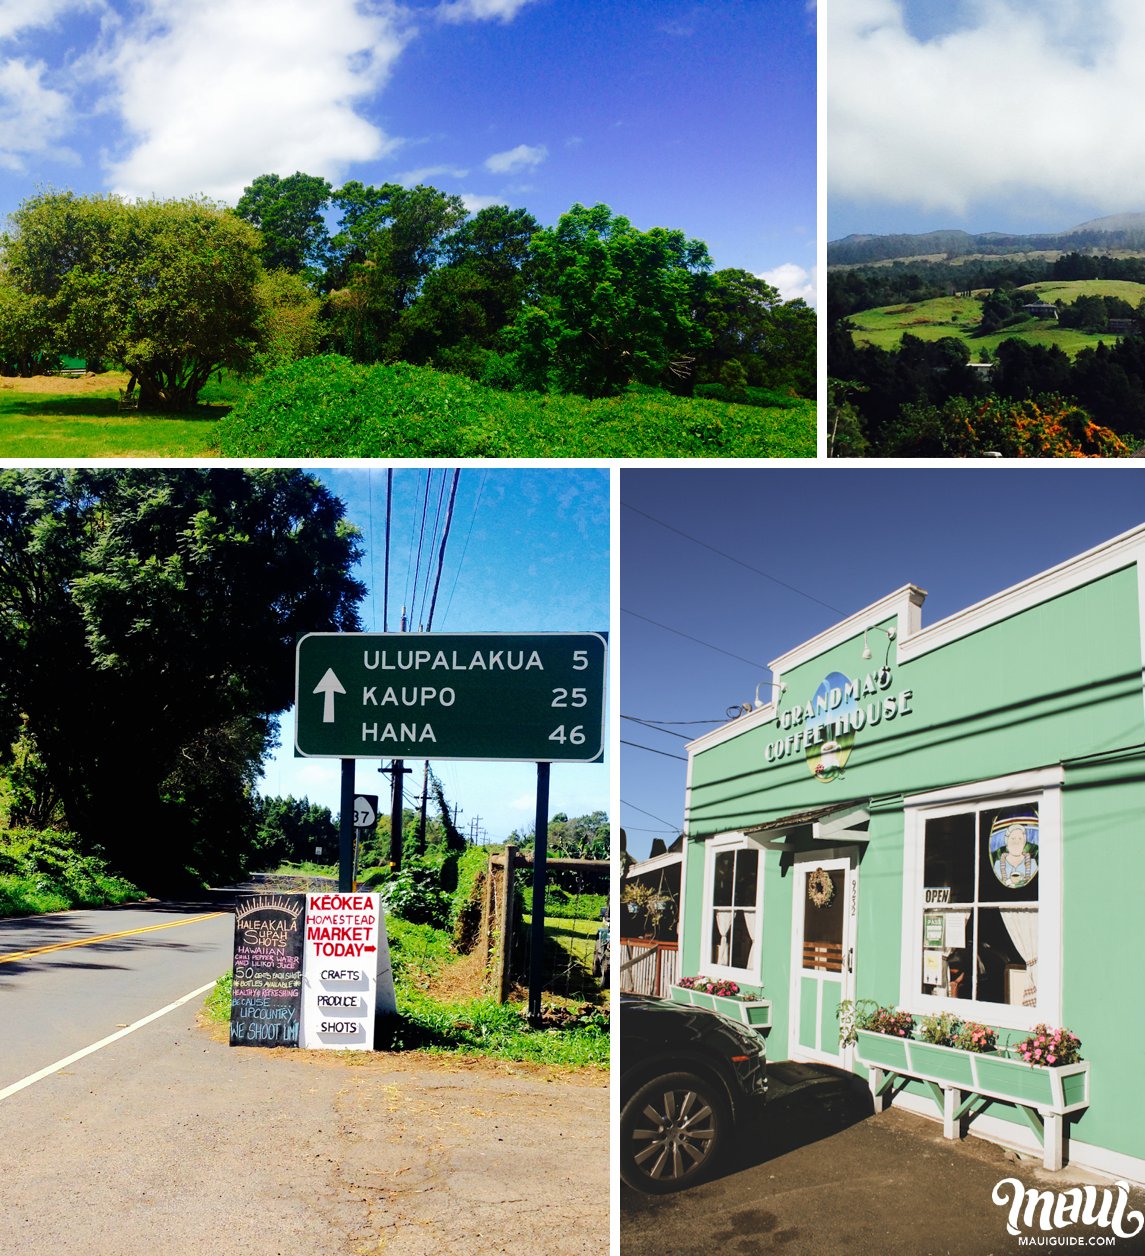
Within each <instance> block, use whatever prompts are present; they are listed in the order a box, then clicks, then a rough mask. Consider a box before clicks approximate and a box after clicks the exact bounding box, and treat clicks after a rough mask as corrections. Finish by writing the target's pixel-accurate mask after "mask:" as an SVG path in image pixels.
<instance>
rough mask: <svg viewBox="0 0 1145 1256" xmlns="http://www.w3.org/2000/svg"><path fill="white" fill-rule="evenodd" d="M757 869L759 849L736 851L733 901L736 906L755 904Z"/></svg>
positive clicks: (752, 905) (751, 905)
mask: <svg viewBox="0 0 1145 1256" xmlns="http://www.w3.org/2000/svg"><path fill="white" fill-rule="evenodd" d="M758 870H759V851H757V850H740V851H737V852H736V873H735V901H736V906H737V907H754V906H755V896H756V886H757V884H758V880H757V874H758Z"/></svg>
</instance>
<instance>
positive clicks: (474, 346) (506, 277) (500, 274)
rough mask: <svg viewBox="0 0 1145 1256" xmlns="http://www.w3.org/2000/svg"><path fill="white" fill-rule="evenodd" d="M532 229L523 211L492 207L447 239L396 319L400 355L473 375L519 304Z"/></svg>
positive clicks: (534, 226) (532, 223) (534, 222)
mask: <svg viewBox="0 0 1145 1256" xmlns="http://www.w3.org/2000/svg"><path fill="white" fill-rule="evenodd" d="M537 229H538V223H537V220H536V219H535V218H534V217H533V216H532V214H530V213H528V211H526V210H523V209H509V208H508V207H507V206H505V205H492V206H489V207H488V208H486V209H482V210H479V211H478V212H477V213H476V214H475V215H474V216H473V217H472V218H470V219H468V220H467V221H465V222H464V223H462V224H461V226H459V227H458V228H457V230H456V231H454V232H453V233H452V234H451V235H449V236H447V237H446V238H445V240H444V241H443V243H442V257H443V259H444V260H443V262H442V264H441V265H439V266H438V267H437V269H436V270H433V271H431V272H430V273H429V274H428V275H427V276H426V278H425V281H424V283H423V284H422V287H421V291H420V293H419V295H418V298H417V300H416V301H414V303H413V304H412V305H411V306H410V307H409V308H408V309H407V310H406V312H405V313H404V314H403V316H402V322H401V328H400V334H401V342H402V356H403V357H405V358H406V359H407V360H408V361H411V362H433V363H435V364H437V365H440V366H443V367H445V368H447V369H458V368H460V369H463V370H464V371H465V372H466V373H467V374H473V375H476V374H479V373H480V365H481V363H482V361H483V353H482V351H483V350H488V349H491V348H492V347H493V345H494V344H495V343H496V339H497V335H498V333H499V332H500V331H501V329H502V328H503V327H504V326H506V324H507V323H508V322H509V321H510V320H511V319H512V318H513V317H514V316H515V314H516V312H517V309H518V308H519V306H520V304H521V300H522V297H523V295H524V291H525V284H526V274H525V266H526V263H527V261H528V257H529V241H530V240H531V239H532V237H533V235H534V233H535V232H536V231H537Z"/></svg>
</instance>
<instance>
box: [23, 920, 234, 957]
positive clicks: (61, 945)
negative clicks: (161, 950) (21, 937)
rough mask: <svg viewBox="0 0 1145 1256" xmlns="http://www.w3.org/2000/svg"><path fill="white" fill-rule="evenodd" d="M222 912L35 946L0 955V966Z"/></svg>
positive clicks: (190, 921)
mask: <svg viewBox="0 0 1145 1256" xmlns="http://www.w3.org/2000/svg"><path fill="white" fill-rule="evenodd" d="M226 914H227V913H226V912H222V911H213V912H208V913H207V915H205V916H189V917H188V918H187V919H186V920H169V921H167V923H166V924H162V925H144V926H143V927H142V928H140V929H124V930H122V931H121V932H120V933H101V934H99V936H98V937H94V938H77V939H76V940H75V941H74V942H54V943H52V945H51V946H37V947H35V948H34V949H33V950H30V951H12V952H11V953H10V954H8V955H0V964H8V963H11V962H12V961H13V960H16V959H30V958H31V957H32V956H34V955H46V954H47V953H48V952H49V951H66V950H67V949H68V948H69V947H72V946H90V945H91V944H92V943H93V942H110V941H112V939H114V938H130V937H131V936H132V935H133V934H136V933H154V932H155V931H156V930H157V929H175V928H178V926H179V925H194V924H198V923H199V921H200V920H214V919H216V918H217V917H218V916H225V915H226Z"/></svg>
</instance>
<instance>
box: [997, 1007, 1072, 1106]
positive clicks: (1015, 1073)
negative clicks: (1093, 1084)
mask: <svg viewBox="0 0 1145 1256" xmlns="http://www.w3.org/2000/svg"><path fill="white" fill-rule="evenodd" d="M1006 1050H1007V1052H1008V1056H1007V1055H1002V1054H997V1055H990V1056H982V1057H981V1058H980V1059H979V1060H978V1061H977V1077H978V1081H979V1083H980V1084H981V1085H982V1086H983V1087H991V1088H995V1089H997V1090H1001V1091H1004V1092H1005V1093H1006V1094H1007V1096H1008V1097H1012V1098H1013V1099H1014V1100H1015V1101H1016V1102H1018V1103H1028V1104H1037V1105H1042V1106H1045V1107H1049V1108H1052V1109H1054V1110H1061V1109H1070V1108H1077V1107H1083V1106H1084V1105H1085V1103H1086V1102H1087V1101H1088V1097H1089V1065H1088V1064H1087V1063H1086V1062H1085V1061H1083V1060H1082V1058H1081V1039H1080V1038H1079V1037H1078V1036H1077V1035H1076V1034H1074V1033H1072V1032H1071V1031H1070V1030H1068V1029H1064V1028H1063V1029H1052V1028H1050V1027H1049V1026H1048V1025H1038V1026H1036V1027H1035V1029H1034V1032H1033V1033H1032V1034H1030V1036H1029V1037H1028V1038H1024V1039H1023V1040H1022V1041H1021V1042H1018V1043H1011V1044H1009V1045H1008V1046H1007V1048H1006Z"/></svg>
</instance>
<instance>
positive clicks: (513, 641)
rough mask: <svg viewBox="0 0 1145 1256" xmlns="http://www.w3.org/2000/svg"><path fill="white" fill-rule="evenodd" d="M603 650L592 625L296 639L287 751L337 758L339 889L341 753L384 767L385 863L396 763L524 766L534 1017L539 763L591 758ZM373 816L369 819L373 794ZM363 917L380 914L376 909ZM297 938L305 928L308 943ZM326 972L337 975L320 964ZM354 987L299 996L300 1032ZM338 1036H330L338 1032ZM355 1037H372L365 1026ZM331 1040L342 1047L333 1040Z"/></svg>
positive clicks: (343, 882) (539, 919) (543, 773)
mask: <svg viewBox="0 0 1145 1256" xmlns="http://www.w3.org/2000/svg"><path fill="white" fill-rule="evenodd" d="M607 653H608V645H607V640H606V638H605V637H604V635H603V634H601V633H595V632H579V633H577V632H552V633H437V632H435V633H408V632H402V633H329V632H316V633H309V634H307V635H306V636H304V637H302V638H301V639H300V640H299V642H298V648H297V658H296V671H295V749H296V751H297V753H298V754H299V755H301V756H304V757H307V756H309V757H315V758H330V759H341V760H342V829H341V834H342V847H341V849H342V859H341V863H340V874H339V891H340V894H341V895H342V897H347V896H346V895H345V891H347V890H350V889H352V874H348V868H349V862H350V861H349V860H348V858H347V855H346V851H347V849H348V847H352V839H351V838H350V836H349V833H350V825H351V820H352V819H353V814H354V792H353V790H354V760H355V759H376V758H383V759H384V758H388V759H390V760H391V761H392V769H391V771H392V774H393V780H394V797H393V819H392V831H391V835H390V845H391V858H393V859H394V861H395V864H397V865H398V866H400V859H401V779H402V775H403V773H404V772H405V771H408V769H406V768H405V764H404V760H405V759H452V760H484V761H494V762H514V761H517V762H533V763H535V764H536V765H537V807H536V838H535V844H534V852H535V853H534V864H533V896H532V905H533V919H532V930H531V955H530V963H529V1008H528V1014H529V1018H530V1020H534V1021H536V1020H538V1019H539V1018H540V1015H541V993H542V990H543V978H544V964H543V960H544V941H545V933H544V925H545V880H546V872H547V856H548V826H549V775H550V767H551V765H552V764H553V763H597V762H599V761H600V760H601V759H602V758H603V755H604V730H605V672H606V661H607ZM373 810H374V812H375V814H376V812H377V805H376V801H375V804H374V807H373ZM313 897H314V896H311V898H312V899H313ZM326 897H327V898H328V897H330V896H326ZM348 897H350V898H353V899H361V898H369V897H376V896H369V895H350V896H348ZM367 914H369V913H368V911H367ZM374 914H375V915H376V916H377V917H378V919H379V921H380V919H381V911H380V908H376V909H374ZM331 927H340V926H331ZM355 927H357V926H355ZM309 932H310V930H309V925H308V928H307V936H308V939H309ZM380 937H381V942H380V943H375V944H374V945H375V946H379V945H380V946H385V931H384V929H382V930H381V933H380ZM316 941H317V942H321V941H322V939H316ZM308 945H309V941H308ZM307 954H308V956H309V952H307ZM310 962H311V961H310V960H309V959H308V960H307V963H308V964H310ZM386 969H387V971H388V959H387V961H386ZM308 971H309V969H308ZM320 971H327V969H325V968H324V969H321V970H320ZM328 971H329V972H339V971H342V969H340V968H338V967H336V966H331V967H329V968H328ZM345 972H347V973H352V972H358V968H357V967H355V966H354V965H350V964H347V965H346V967H345ZM359 976H361V974H360V973H359ZM308 980H309V979H308ZM330 980H333V978H331V979H330ZM340 980H342V981H343V982H345V981H351V978H349V977H344V978H341V979H340ZM391 989H392V984H391ZM360 993H361V992H360V991H359V990H358V989H357V987H353V988H347V989H344V990H343V989H341V988H339V989H338V990H334V989H328V990H326V991H325V993H324V994H323V995H322V997H323V998H324V999H325V1000H326V1001H325V1002H323V1003H321V1004H319V1003H317V1002H316V1003H315V1004H314V1007H313V1010H312V1011H308V1010H305V1009H309V1008H310V1006H311V1005H310V1003H309V1002H308V1003H306V1004H305V1005H304V1014H303V1036H304V1038H306V1037H307V1035H308V1033H309V1031H308V1029H307V1025H309V1024H311V1023H324V1024H326V1025H328V1026H329V1025H331V1024H335V1023H337V1022H336V1021H335V1020H333V1019H330V1018H326V1019H325V1020H323V1019H322V1018H321V1017H320V1016H319V1013H320V1012H321V1011H327V1012H333V1011H336V1010H343V1011H346V1012H347V1013H348V1012H349V1011H351V1010H353V1008H352V1007H351V1002H338V1000H340V999H347V1000H352V999H355V998H357V997H358V995H359V994H360ZM318 997H319V996H317V995H316V996H315V998H318ZM353 1020H354V1018H353V1017H351V1016H350V1015H346V1016H344V1017H342V1018H341V1023H342V1024H343V1027H345V1026H347V1025H351V1024H352V1022H353ZM340 1032H341V1031H340ZM340 1032H339V1033H338V1034H333V1037H334V1038H336V1039H338V1038H340ZM347 1032H348V1031H347ZM332 1033H333V1031H330V1032H329V1033H328V1034H327V1037H330V1036H331V1034H332ZM362 1033H363V1037H364V1038H368V1039H369V1040H371V1041H372V1035H371V1034H370V1033H368V1032H367V1031H365V1030H363V1031H362ZM314 1045H332V1044H330V1043H327V1042H321V1043H317V1042H316V1043H314ZM334 1045H349V1044H348V1043H347V1042H343V1041H338V1042H337V1043H336V1044H334Z"/></svg>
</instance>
